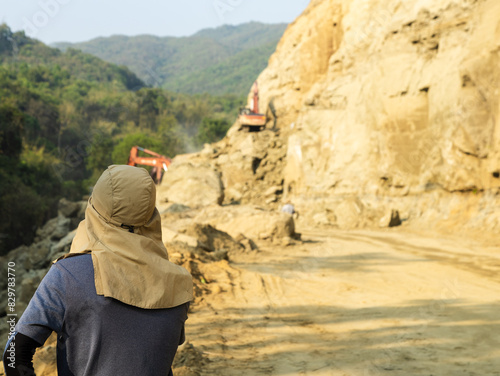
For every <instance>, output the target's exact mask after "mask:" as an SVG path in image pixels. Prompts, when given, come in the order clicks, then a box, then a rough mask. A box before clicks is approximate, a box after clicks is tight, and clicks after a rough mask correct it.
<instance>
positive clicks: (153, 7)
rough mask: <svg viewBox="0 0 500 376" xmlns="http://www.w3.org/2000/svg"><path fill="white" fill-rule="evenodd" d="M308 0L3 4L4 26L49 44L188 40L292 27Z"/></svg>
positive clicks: (26, 0) (32, 0)
mask: <svg viewBox="0 0 500 376" xmlns="http://www.w3.org/2000/svg"><path fill="white" fill-rule="evenodd" d="M308 4H309V0H176V1H174V0H140V1H139V0H0V23H4V22H5V23H7V25H8V26H9V27H10V28H11V29H12V30H13V31H19V30H24V31H25V32H26V34H27V35H28V36H30V37H33V38H36V39H39V40H41V41H42V42H45V43H47V44H50V43H54V42H63V41H64V42H83V41H87V40H90V39H93V38H96V37H99V36H110V35H115V34H124V35H130V36H131V35H140V34H152V35H157V36H188V35H192V34H194V33H195V32H197V31H198V30H201V29H205V28H211V27H217V26H221V25H224V24H230V25H238V24H242V23H245V22H250V21H259V22H264V23H290V22H292V21H293V20H294V19H295V18H296V17H297V16H299V15H300V14H301V13H302V11H303V10H304V9H305V8H306V7H307V5H308Z"/></svg>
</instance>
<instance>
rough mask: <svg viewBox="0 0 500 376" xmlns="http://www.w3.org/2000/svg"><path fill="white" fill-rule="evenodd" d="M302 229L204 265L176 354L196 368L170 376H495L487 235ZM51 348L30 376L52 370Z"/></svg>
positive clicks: (492, 252) (495, 291) (498, 265)
mask: <svg viewBox="0 0 500 376" xmlns="http://www.w3.org/2000/svg"><path fill="white" fill-rule="evenodd" d="M301 232H302V234H303V237H302V238H303V242H302V243H297V244H295V245H292V246H287V247H285V246H270V245H269V244H268V245H267V246H266V245H265V244H259V245H260V247H261V249H260V251H258V252H250V253H237V254H231V255H230V256H231V258H230V260H231V261H230V263H228V262H227V261H219V262H216V263H211V264H199V269H200V271H201V273H202V274H203V277H204V280H206V283H205V284H204V285H203V287H205V288H207V289H208V290H207V294H206V295H204V296H203V298H202V300H201V301H199V302H197V303H196V304H194V305H193V307H192V308H193V309H192V312H191V314H190V317H189V319H188V321H187V327H186V331H187V339H188V341H189V343H188V344H186V345H185V346H184V349H181V350H180V351H179V353H178V357H177V358H179V359H181V361H180V363H181V364H184V365H187V366H189V367H192V368H191V371H190V369H189V368H186V367H182V368H178V369H176V372H175V374H176V376H188V375H189V376H191V375H196V374H197V373H196V372H192V370H195V371H196V370H198V371H199V373H200V374H201V375H222V376H224V375H231V376H233V375H236V376H238V375H246V376H248V375H280V376H284V375H317V376H323V375H335V376H337V375H339V376H340V375H349V376H376V375H391V376H392V375H397V376H399V375H401V376H403V375H404V376H413V375H425V376H430V375H433V376H441V375H442V376H450V375H451V376H455V375H478V376H486V375H500V247H499V246H498V244H499V243H498V242H497V241H496V239H495V238H494V237H491V236H490V237H489V238H488V239H484V236H483V238H482V239H481V242H479V241H474V240H470V239H469V240H467V239H465V240H464V239H460V238H458V237H457V236H454V237H453V238H443V237H442V236H439V235H437V234H429V233H427V234H424V235H422V234H416V233H410V232H408V230H405V229H396V230H395V231H367V230H363V231H349V232H347V231H337V230H302V231H301ZM483 235H484V234H483ZM485 240H487V242H486V241H485ZM199 278H200V279H201V277H199ZM54 341H55V337H53V338H52V342H51V343H49V346H46V347H45V348H44V349H43V350H42V351H38V352H37V355H36V362H35V368H36V370H37V375H42V376H54V375H56V370H55V342H54ZM49 342H50V341H49ZM193 346H194V347H193ZM193 349H195V350H193ZM199 351H201V352H202V354H203V359H201V360H200V358H199ZM193 354H194V355H193ZM2 374H3V373H2V372H1V371H0V375H2Z"/></svg>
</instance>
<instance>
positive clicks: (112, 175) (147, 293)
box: [70, 166, 193, 308]
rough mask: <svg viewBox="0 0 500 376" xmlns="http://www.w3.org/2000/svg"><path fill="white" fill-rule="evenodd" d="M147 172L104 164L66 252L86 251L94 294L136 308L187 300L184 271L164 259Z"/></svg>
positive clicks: (189, 281) (153, 192)
mask: <svg viewBox="0 0 500 376" xmlns="http://www.w3.org/2000/svg"><path fill="white" fill-rule="evenodd" d="M155 202H156V188H155V185H154V182H153V180H152V179H151V177H150V176H149V174H148V172H147V171H146V170H145V169H143V168H138V167H132V166H110V167H109V168H108V169H107V170H106V171H104V173H103V174H102V175H101V177H100V178H99V180H98V181H97V183H96V185H95V187H94V191H93V193H92V197H91V198H90V199H89V203H88V206H87V210H86V212H85V220H83V221H82V222H81V223H80V225H79V226H78V230H77V232H76V236H75V239H74V240H73V243H72V245H71V250H70V253H87V252H89V251H90V252H91V254H92V262H93V265H94V278H95V287H96V291H97V294H98V295H103V296H106V297H112V298H114V299H117V300H119V301H121V302H123V303H126V304H130V305H133V306H136V307H140V308H171V307H176V306H178V305H180V304H183V303H186V302H189V301H191V300H192V299H193V282H192V277H191V275H190V274H189V272H188V271H187V270H186V269H184V268H182V267H181V266H178V265H175V264H173V263H171V262H170V261H168V254H167V249H166V248H165V246H164V245H163V243H162V240H161V218H160V214H159V213H158V210H157V209H156V208H155Z"/></svg>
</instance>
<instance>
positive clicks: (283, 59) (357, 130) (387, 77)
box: [258, 0, 500, 227]
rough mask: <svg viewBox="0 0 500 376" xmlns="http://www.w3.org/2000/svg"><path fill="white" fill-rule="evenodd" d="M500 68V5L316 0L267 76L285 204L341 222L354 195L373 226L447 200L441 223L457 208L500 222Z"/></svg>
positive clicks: (468, 0)
mask: <svg viewBox="0 0 500 376" xmlns="http://www.w3.org/2000/svg"><path fill="white" fill-rule="evenodd" d="M499 63H500V2H498V1H497V0H439V1H435V0H433V1H430V0H383V1H382V0H379V1H377V0H322V1H319V0H316V1H314V0H313V1H311V3H310V4H309V6H308V8H307V9H306V11H305V12H304V13H303V14H302V15H301V16H300V17H298V18H297V20H296V21H295V22H294V23H292V24H291V25H290V26H289V27H288V29H287V30H286V32H285V35H284V36H283V38H282V40H281V42H280V43H279V45H278V48H277V51H276V52H275V54H274V55H273V56H272V57H271V59H270V61H269V66H268V68H267V69H266V70H265V71H263V72H262V74H261V75H260V77H259V79H258V82H259V88H260V93H261V107H262V108H263V110H264V111H266V110H267V108H266V105H267V104H268V103H269V102H270V101H272V102H273V103H274V107H275V108H276V113H277V127H278V128H279V131H280V133H281V138H282V139H283V142H284V143H285V144H286V145H287V155H286V161H285V166H284V169H283V179H284V186H283V189H284V195H285V197H291V198H293V199H294V200H295V202H297V203H298V205H299V206H302V209H303V210H305V211H312V212H314V211H316V210H320V209H321V208H323V209H321V210H323V214H322V216H321V217H322V218H323V219H322V221H323V222H325V216H326V217H328V216H329V218H330V219H331V221H333V222H334V223H335V218H337V219H338V217H339V215H336V214H335V213H334V211H335V210H338V205H337V202H339V201H342V202H344V201H345V200H344V198H345V197H346V196H356V197H359V198H358V200H360V202H361V206H360V209H359V210H358V209H355V210H354V212H358V215H359V214H360V213H362V212H365V213H375V214H373V217H374V221H375V220H376V219H377V218H379V217H380V215H382V213H381V212H380V210H381V209H382V208H386V207H387V205H388V204H387V202H388V201H390V202H391V204H390V205H392V206H395V207H397V206H400V208H399V210H402V211H407V212H408V213H413V214H411V215H410V217H411V216H413V218H417V217H423V214H425V212H426V208H428V205H431V204H429V203H430V202H434V201H435V200H434V198H433V197H435V196H436V195H438V196H439V197H440V198H439V199H438V202H437V204H436V203H435V204H434V207H433V208H432V209H433V210H438V209H439V208H436V207H439V206H442V210H438V211H439V213H437V214H436V218H437V217H439V216H441V217H443V216H445V214H446V212H449V211H450V210H451V208H450V205H451V204H450V202H456V205H455V206H456V208H460V207H461V206H464V207H467V208H468V209H467V210H468V213H469V214H467V215H466V217H467V218H466V220H467V221H471V220H472V219H473V218H475V217H474V216H475V214H473V213H476V214H478V213H479V212H482V213H483V215H485V214H484V210H487V211H488V212H491V213H490V214H492V215H495V214H494V213H495V210H491V209H492V208H494V207H495V208H497V209H499V208H500V200H499V196H498V192H499V188H500V125H499V123H498V122H499V120H498V115H499V88H500V64H499ZM268 126H269V125H268ZM449 195H452V196H449ZM314 202H319V203H318V205H314V204H313V203H314ZM474 202H477V203H478V205H479V202H483V204H482V205H479V206H478V205H476V206H474V204H472V203H474ZM485 202H486V203H485ZM329 203H330V204H329ZM343 204H344V205H346V204H345V202H344V203H343ZM328 205H330V206H331V207H332V209H331V210H330V212H329V213H326V212H324V210H325V209H324V208H325V207H328ZM420 205H422V207H421V208H420V210H421V213H420V215H417V214H416V210H413V209H412V207H411V206H413V207H414V206H417V207H418V206H420ZM470 206H472V207H473V209H470V208H469V207H470ZM372 209H373V210H372ZM469 209H470V210H469ZM464 210H465V209H464ZM312 214H314V213H312ZM317 214H318V213H315V214H314V215H317ZM478 215H479V214H478ZM488 215H489V214H488ZM488 215H486V217H487V216H488ZM340 216H342V214H340ZM365 217H366V216H365ZM486 217H485V218H486ZM318 218H319V217H318ZM365 219H366V218H365ZM365 219H364V220H365ZM476 219H477V218H476ZM485 220H486V219H485ZM474 221H475V222H477V221H476V220H474ZM355 223H356V224H357V225H359V223H360V220H357V221H355ZM480 223H481V224H483V223H484V221H482V222H481V221H480ZM489 223H490V227H491V226H493V227H495V226H498V225H500V219H499V218H496V219H495V220H493V221H489ZM478 226H480V225H479V224H478ZM348 227H349V226H348Z"/></svg>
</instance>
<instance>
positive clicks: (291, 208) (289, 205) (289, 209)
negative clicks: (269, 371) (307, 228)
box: [281, 201, 299, 219]
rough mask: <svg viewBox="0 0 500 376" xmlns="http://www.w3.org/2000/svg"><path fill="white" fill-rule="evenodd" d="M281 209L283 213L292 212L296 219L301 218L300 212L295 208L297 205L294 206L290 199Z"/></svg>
mask: <svg viewBox="0 0 500 376" xmlns="http://www.w3.org/2000/svg"><path fill="white" fill-rule="evenodd" d="M281 211H282V212H283V213H287V214H290V215H291V216H293V217H294V218H295V219H297V218H299V212H298V211H296V210H295V207H294V206H293V204H292V203H291V202H290V201H287V202H286V203H285V205H283V207H282V208H281Z"/></svg>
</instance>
